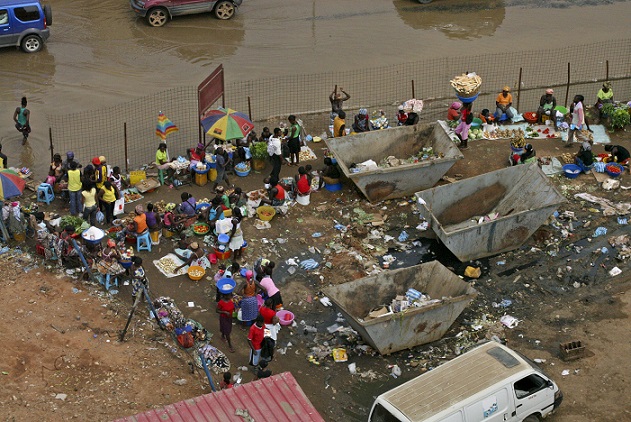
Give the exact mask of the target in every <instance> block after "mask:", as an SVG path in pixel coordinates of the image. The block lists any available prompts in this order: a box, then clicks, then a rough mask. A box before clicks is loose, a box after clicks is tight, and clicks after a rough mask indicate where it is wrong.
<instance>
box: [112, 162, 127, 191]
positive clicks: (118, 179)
mask: <svg viewBox="0 0 631 422" xmlns="http://www.w3.org/2000/svg"><path fill="white" fill-rule="evenodd" d="M110 182H112V184H113V185H114V186H116V189H118V191H119V192H120V191H121V190H122V189H123V182H124V180H123V176H122V175H121V168H120V167H118V166H115V167H114V168H113V169H112V174H110Z"/></svg>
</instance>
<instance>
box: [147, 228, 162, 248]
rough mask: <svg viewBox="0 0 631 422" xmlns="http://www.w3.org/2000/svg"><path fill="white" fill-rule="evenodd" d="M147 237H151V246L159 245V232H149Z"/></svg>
mask: <svg viewBox="0 0 631 422" xmlns="http://www.w3.org/2000/svg"><path fill="white" fill-rule="evenodd" d="M149 237H151V244H152V245H154V246H155V245H159V244H160V237H161V233H160V231H159V230H156V231H154V232H149Z"/></svg>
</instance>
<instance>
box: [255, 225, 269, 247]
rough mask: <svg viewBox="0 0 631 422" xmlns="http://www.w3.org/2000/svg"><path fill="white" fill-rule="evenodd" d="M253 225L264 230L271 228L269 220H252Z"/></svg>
mask: <svg viewBox="0 0 631 422" xmlns="http://www.w3.org/2000/svg"><path fill="white" fill-rule="evenodd" d="M254 227H256V228H257V229H259V230H265V229H271V228H272V225H271V224H270V222H269V221H263V220H256V221H255V222H254ZM263 243H265V242H263Z"/></svg>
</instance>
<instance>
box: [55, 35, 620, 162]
mask: <svg viewBox="0 0 631 422" xmlns="http://www.w3.org/2000/svg"><path fill="white" fill-rule="evenodd" d="M467 71H475V72H477V73H478V74H479V75H480V76H481V77H482V79H483V85H482V93H481V94H480V96H479V98H478V99H477V100H476V102H475V105H474V108H475V109H476V110H480V109H482V108H489V109H493V108H494V106H495V96H496V95H497V93H498V92H499V91H500V89H501V87H503V86H504V85H509V86H511V87H512V89H513V96H514V103H515V104H516V105H517V104H519V110H520V111H534V110H536V108H537V105H538V102H539V97H540V96H541V95H542V94H543V90H544V89H545V88H548V87H551V88H554V89H555V93H556V94H555V95H556V97H557V102H558V103H559V104H564V103H566V101H569V102H571V100H572V98H573V96H574V95H575V94H579V93H580V94H583V95H584V96H585V98H586V103H587V104H591V103H593V102H594V101H595V99H596V93H597V91H598V89H599V88H600V87H601V85H602V81H604V80H607V79H609V80H611V81H613V86H614V93H615V94H616V98H617V99H621V98H626V97H624V95H625V94H626V93H630V92H631V40H628V39H625V40H612V41H606V42H599V43H593V44H587V45H582V46H573V47H564V48H558V49H540V50H530V51H515V52H510V53H498V54H479V55H473V56H467V57H459V56H457V57H443V58H437V59H430V60H424V61H418V62H413V63H403V64H398V65H389V66H382V67H374V68H366V69H358V70H350V71H341V72H335V71H333V72H327V73H319V74H310V75H307V74H303V75H289V76H280V77H274V78H267V79H260V80H253V81H231V82H228V83H227V84H226V93H225V94H226V105H227V106H228V107H230V108H233V109H236V110H240V111H249V110H250V111H251V116H252V118H253V120H254V121H255V122H261V123H263V124H265V123H267V122H270V125H271V124H272V123H271V122H274V121H275V120H276V121H278V120H279V119H284V117H286V116H287V115H288V114H296V115H298V116H299V117H302V118H303V120H305V121H306V122H308V123H307V129H308V130H309V131H310V132H312V133H314V134H315V133H320V132H321V131H324V130H326V127H327V126H328V118H327V117H325V116H328V112H329V110H330V103H329V100H328V96H329V94H330V93H331V92H332V91H333V88H334V86H335V85H338V86H342V87H344V89H345V90H346V91H347V92H348V93H349V94H350V95H351V99H350V100H349V101H347V102H346V103H345V108H346V109H347V110H355V109H358V108H360V107H363V108H368V109H370V110H375V109H384V110H385V111H386V113H387V114H388V115H389V116H390V118H391V119H393V118H394V115H395V113H396V106H397V105H398V104H400V103H401V102H402V101H404V100H407V99H410V98H412V97H413V96H415V97H416V98H420V99H423V100H424V101H425V109H424V110H423V113H422V114H421V118H422V119H424V120H426V121H432V120H436V119H438V118H441V119H442V118H444V117H445V115H446V108H447V106H448V104H449V103H451V102H452V101H453V100H454V99H455V96H454V92H453V89H452V88H451V86H450V84H449V80H450V79H451V78H452V77H453V76H455V75H458V74H461V73H464V72H467ZM229 77H230V75H229V74H226V79H228V80H229ZM566 93H567V99H566ZM626 95H628V96H629V94H626ZM196 101H197V94H196V89H195V88H194V87H181V88H176V89H171V90H169V91H165V92H160V93H156V94H153V95H150V96H147V97H143V98H138V99H136V100H134V101H131V102H128V103H123V104H120V105H118V106H115V107H110V108H106V109H101V110H93V111H86V112H82V113H76V114H71V115H64V116H54V115H51V116H48V119H49V122H50V124H51V133H52V138H53V144H54V149H55V150H56V151H68V150H73V151H75V153H76V154H77V156H78V157H82V158H83V157H86V158H87V157H91V156H94V155H97V154H98V155H101V154H104V155H106V156H107V158H108V162H109V163H110V164H112V165H116V164H118V165H121V166H123V165H124V163H125V158H126V157H125V151H127V158H128V164H129V168H130V169H132V168H135V167H138V166H139V165H141V164H143V163H147V162H149V161H151V160H152V159H153V154H154V152H155V148H156V146H157V142H156V141H157V138H156V137H155V135H152V133H153V130H154V128H155V126H156V120H157V115H158V112H159V111H163V112H164V113H165V114H166V115H167V117H169V118H170V119H171V120H173V121H174V122H176V124H177V125H178V127H179V128H180V130H179V132H176V133H174V134H172V135H170V136H169V138H168V144H169V148H170V150H171V151H172V152H173V153H178V152H183V151H184V149H185V148H186V147H190V146H191V145H193V144H194V142H196V140H197V138H198V121H197V117H196V116H197V104H196ZM125 123H126V127H127V133H126V137H125V132H124V128H125ZM257 131H260V127H258V125H257ZM126 145H127V148H126ZM84 159H85V158H84Z"/></svg>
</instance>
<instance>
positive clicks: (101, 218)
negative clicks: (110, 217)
mask: <svg viewBox="0 0 631 422" xmlns="http://www.w3.org/2000/svg"><path fill="white" fill-rule="evenodd" d="M96 221H97V223H99V224H102V223H103V222H104V221H105V214H103V211H101V210H98V211H97V212H96Z"/></svg>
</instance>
